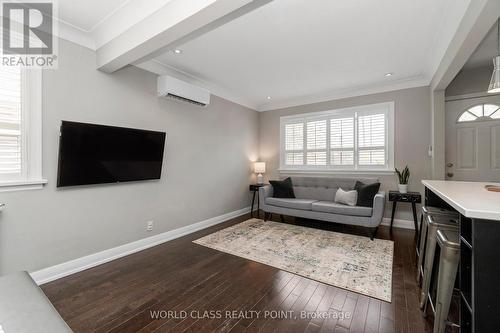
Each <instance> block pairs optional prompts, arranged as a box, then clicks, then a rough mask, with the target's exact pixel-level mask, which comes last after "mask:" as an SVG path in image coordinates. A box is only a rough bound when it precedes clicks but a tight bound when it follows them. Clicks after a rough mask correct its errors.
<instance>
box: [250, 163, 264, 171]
mask: <svg viewBox="0 0 500 333" xmlns="http://www.w3.org/2000/svg"><path fill="white" fill-rule="evenodd" d="M253 170H254V172H255V173H265V172H266V162H255V163H254V165H253Z"/></svg>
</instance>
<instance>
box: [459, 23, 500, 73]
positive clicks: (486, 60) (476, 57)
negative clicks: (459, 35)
mask: <svg viewBox="0 0 500 333" xmlns="http://www.w3.org/2000/svg"><path fill="white" fill-rule="evenodd" d="M497 28H498V23H497V24H495V25H493V27H492V28H491V30H490V31H489V32H488V34H487V35H486V37H484V39H483V41H482V42H481V44H479V46H478V47H477V49H476V50H475V51H474V53H473V54H472V55H471V56H470V58H469V60H467V63H466V64H465V65H464V68H465V69H471V68H477V67H483V66H491V67H493V57H495V56H497V55H499V52H498V37H497Z"/></svg>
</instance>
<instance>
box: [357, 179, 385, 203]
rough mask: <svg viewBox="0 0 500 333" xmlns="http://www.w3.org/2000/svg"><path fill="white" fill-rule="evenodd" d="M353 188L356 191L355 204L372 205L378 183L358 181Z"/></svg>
mask: <svg viewBox="0 0 500 333" xmlns="http://www.w3.org/2000/svg"><path fill="white" fill-rule="evenodd" d="M354 189H355V190H356V191H358V202H357V203H356V205H357V206H363V207H373V198H375V195H376V194H377V193H378V190H379V189H380V183H372V184H363V183H362V182H360V181H357V182H356V185H354Z"/></svg>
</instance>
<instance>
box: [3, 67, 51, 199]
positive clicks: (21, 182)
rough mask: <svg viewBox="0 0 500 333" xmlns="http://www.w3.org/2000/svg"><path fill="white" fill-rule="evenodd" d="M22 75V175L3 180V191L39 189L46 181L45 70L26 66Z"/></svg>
mask: <svg viewBox="0 0 500 333" xmlns="http://www.w3.org/2000/svg"><path fill="white" fill-rule="evenodd" d="M21 75H22V77H23V79H22V82H23V86H22V111H21V115H22V120H21V138H22V140H23V141H22V148H21V149H22V154H23V166H22V168H23V170H22V177H21V178H20V179H12V180H2V181H0V192H5V191H17V190H33V189H40V188H42V187H43V185H44V184H46V183H47V180H45V179H43V177H42V70H41V69H28V70H23V71H22V74H21Z"/></svg>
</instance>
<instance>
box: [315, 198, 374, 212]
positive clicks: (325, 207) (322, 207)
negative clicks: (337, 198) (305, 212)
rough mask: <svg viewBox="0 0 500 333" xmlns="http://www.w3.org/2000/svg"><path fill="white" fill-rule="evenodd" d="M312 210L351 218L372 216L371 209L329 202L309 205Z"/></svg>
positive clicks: (317, 202)
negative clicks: (350, 216)
mask: <svg viewBox="0 0 500 333" xmlns="http://www.w3.org/2000/svg"><path fill="white" fill-rule="evenodd" d="M311 206H312V210H313V211H316V212H323V213H333V214H340V215H352V216H372V208H371V207H361V206H347V205H342V204H338V203H335V202H331V201H316V202H314V203H312V204H311Z"/></svg>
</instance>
